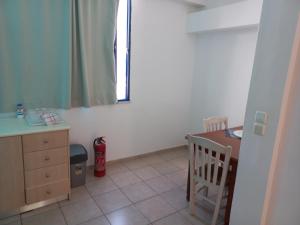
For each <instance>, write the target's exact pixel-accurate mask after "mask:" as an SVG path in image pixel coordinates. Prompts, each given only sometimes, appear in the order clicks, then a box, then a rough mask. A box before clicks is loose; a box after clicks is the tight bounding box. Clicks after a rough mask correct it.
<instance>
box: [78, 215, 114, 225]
mask: <svg viewBox="0 0 300 225" xmlns="http://www.w3.org/2000/svg"><path fill="white" fill-rule="evenodd" d="M80 225H110V223H109V222H108V220H107V219H106V218H105V216H100V217H97V218H95V219H91V220H89V221H87V222H84V223H81V224H80Z"/></svg>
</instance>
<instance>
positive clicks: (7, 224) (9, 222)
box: [0, 215, 21, 225]
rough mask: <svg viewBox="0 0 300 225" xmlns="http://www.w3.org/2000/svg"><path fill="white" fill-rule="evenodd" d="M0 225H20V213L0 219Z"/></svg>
mask: <svg viewBox="0 0 300 225" xmlns="http://www.w3.org/2000/svg"><path fill="white" fill-rule="evenodd" d="M0 225H21V217H20V215H16V216H10V217H8V218H5V219H0Z"/></svg>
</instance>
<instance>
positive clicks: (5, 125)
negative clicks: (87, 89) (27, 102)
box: [0, 117, 70, 137]
mask: <svg viewBox="0 0 300 225" xmlns="http://www.w3.org/2000/svg"><path fill="white" fill-rule="evenodd" d="M66 129H70V125H69V124H67V123H65V122H64V123H61V124H57V125H50V126H46V125H44V126H30V125H29V124H28V123H27V121H26V120H25V119H17V118H14V117H8V118H0V137H9V136H17V135H24V134H33V133H41V132H49V131H58V130H66Z"/></svg>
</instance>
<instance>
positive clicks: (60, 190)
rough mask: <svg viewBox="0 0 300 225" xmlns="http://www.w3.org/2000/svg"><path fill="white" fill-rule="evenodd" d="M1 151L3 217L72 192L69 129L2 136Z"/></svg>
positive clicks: (0, 206)
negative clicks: (7, 213) (10, 212)
mask: <svg viewBox="0 0 300 225" xmlns="http://www.w3.org/2000/svg"><path fill="white" fill-rule="evenodd" d="M0 153H1V155H0V169H1V170H0V181H1V186H0V197H1V201H0V217H1V214H3V213H6V212H9V211H10V210H16V209H21V208H22V207H23V208H24V207H25V208H26V207H27V206H30V207H31V206H32V204H33V203H38V204H39V203H40V202H42V201H45V200H51V199H54V200H55V199H56V198H57V197H61V196H67V195H69V194H70V174H69V173H70V163H69V135H68V129H65V130H58V131H50V132H40V133H34V134H24V135H22V134H20V135H17V136H11V137H0ZM3 184H4V185H3ZM38 204H37V205H38ZM33 205H34V204H33Z"/></svg>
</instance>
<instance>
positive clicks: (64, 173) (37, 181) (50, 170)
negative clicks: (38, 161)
mask: <svg viewBox="0 0 300 225" xmlns="http://www.w3.org/2000/svg"><path fill="white" fill-rule="evenodd" d="M68 178H69V168H68V164H61V165H58V166H51V167H45V168H41V169H37V170H31V171H26V172H25V187H26V188H34V187H37V186H41V185H45V184H48V183H53V182H57V181H60V180H64V179H68Z"/></svg>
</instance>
